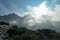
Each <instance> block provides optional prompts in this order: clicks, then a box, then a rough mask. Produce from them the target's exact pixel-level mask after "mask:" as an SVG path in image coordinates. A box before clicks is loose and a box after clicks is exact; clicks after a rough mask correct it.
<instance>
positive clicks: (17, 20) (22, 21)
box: [0, 13, 60, 31]
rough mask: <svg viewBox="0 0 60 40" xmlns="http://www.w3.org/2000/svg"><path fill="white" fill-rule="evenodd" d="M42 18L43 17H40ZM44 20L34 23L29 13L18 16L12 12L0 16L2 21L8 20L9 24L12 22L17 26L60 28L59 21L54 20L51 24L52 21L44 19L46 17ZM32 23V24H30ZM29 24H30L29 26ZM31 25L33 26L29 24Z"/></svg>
mask: <svg viewBox="0 0 60 40" xmlns="http://www.w3.org/2000/svg"><path fill="white" fill-rule="evenodd" d="M45 17H46V16H45ZM42 18H43V17H42ZM44 19H45V20H44V21H45V22H44V21H43V22H42V23H39V24H34V23H35V22H34V18H33V17H32V16H31V15H25V16H24V17H20V16H18V15H17V14H15V13H12V14H8V15H4V16H0V21H3V22H8V23H10V24H12V25H13V24H14V25H18V26H19V27H27V28H29V29H34V30H35V29H41V28H42V29H43V28H45V29H46V28H48V29H53V30H57V31H59V30H60V27H59V24H60V22H56V23H53V24H56V25H53V24H51V23H52V22H51V21H50V19H49V20H46V19H47V18H44ZM31 23H32V24H31ZM29 25H30V26H29ZM31 25H33V26H31Z"/></svg>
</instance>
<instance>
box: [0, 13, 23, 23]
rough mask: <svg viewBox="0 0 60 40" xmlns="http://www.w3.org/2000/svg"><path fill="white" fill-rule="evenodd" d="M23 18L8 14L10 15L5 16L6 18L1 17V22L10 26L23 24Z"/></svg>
mask: <svg viewBox="0 0 60 40" xmlns="http://www.w3.org/2000/svg"><path fill="white" fill-rule="evenodd" d="M21 20H22V17H19V16H18V15H16V14H15V13H12V14H8V15H4V16H0V21H3V22H8V23H10V24H12V23H13V24H15V23H16V24H19V23H21Z"/></svg>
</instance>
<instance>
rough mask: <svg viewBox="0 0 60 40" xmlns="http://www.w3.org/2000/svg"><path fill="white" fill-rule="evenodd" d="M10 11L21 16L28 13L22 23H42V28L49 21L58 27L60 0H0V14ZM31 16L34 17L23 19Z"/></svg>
mask: <svg viewBox="0 0 60 40" xmlns="http://www.w3.org/2000/svg"><path fill="white" fill-rule="evenodd" d="M12 13H15V14H17V15H18V16H22V17H24V16H25V15H28V16H27V17H26V19H24V22H23V23H25V24H26V23H27V24H28V26H31V27H32V26H34V25H35V24H36V25H35V26H37V25H38V24H39V25H40V24H42V23H43V24H44V25H42V26H43V27H42V28H46V27H47V25H49V24H50V23H51V24H52V25H53V26H54V27H55V28H57V29H58V28H60V27H59V25H60V24H59V23H60V0H0V15H1V16H3V15H8V14H12ZM31 17H33V18H34V19H29V20H28V21H25V20H27V19H28V18H31ZM40 26H41V25H40ZM38 28H39V27H38ZM40 28H41V27H40ZM55 28H54V29H55Z"/></svg>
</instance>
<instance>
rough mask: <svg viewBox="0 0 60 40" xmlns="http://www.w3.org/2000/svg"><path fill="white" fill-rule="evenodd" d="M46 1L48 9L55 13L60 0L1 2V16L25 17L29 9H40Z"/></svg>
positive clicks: (0, 0)
mask: <svg viewBox="0 0 60 40" xmlns="http://www.w3.org/2000/svg"><path fill="white" fill-rule="evenodd" d="M44 1H46V3H45V5H46V8H48V9H49V10H51V11H54V10H55V7H56V5H59V4H60V0H0V15H7V14H10V13H16V14H17V15H19V16H23V15H25V14H26V13H24V12H27V11H28V7H38V6H40V5H41V4H42V3H43V2H44ZM29 10H30V9H29Z"/></svg>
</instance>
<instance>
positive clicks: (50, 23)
mask: <svg viewBox="0 0 60 40" xmlns="http://www.w3.org/2000/svg"><path fill="white" fill-rule="evenodd" d="M24 14H30V16H27V17H29V18H31V19H28V18H27V17H26V19H25V20H27V19H28V20H27V21H25V22H27V25H28V26H29V27H28V26H27V27H28V28H30V29H37V28H50V29H54V30H57V28H60V27H59V26H58V24H59V22H60V5H57V4H56V7H55V9H54V11H51V10H49V8H47V6H46V1H44V2H43V3H41V4H40V5H39V6H30V5H27V11H26V12H24ZM32 17H33V19H32ZM25 22H24V23H25ZM31 24H32V25H31ZM30 26H33V27H30Z"/></svg>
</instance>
